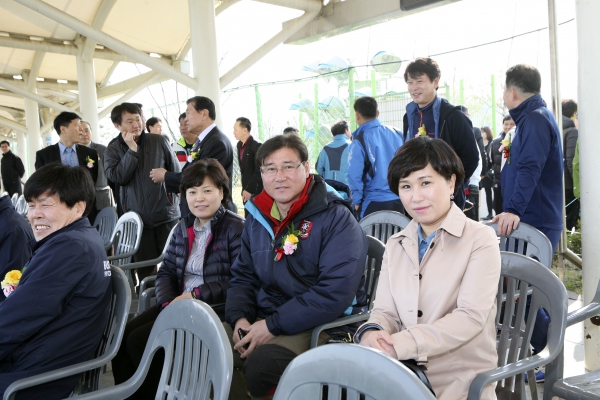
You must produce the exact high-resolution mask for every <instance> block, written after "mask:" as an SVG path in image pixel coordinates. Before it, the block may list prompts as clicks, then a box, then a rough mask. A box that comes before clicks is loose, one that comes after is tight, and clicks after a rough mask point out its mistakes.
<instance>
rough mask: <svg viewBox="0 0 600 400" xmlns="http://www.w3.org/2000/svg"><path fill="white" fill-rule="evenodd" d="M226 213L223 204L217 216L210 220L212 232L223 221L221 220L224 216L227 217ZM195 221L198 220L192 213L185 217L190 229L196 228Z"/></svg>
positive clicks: (187, 226) (186, 224)
mask: <svg viewBox="0 0 600 400" xmlns="http://www.w3.org/2000/svg"><path fill="white" fill-rule="evenodd" d="M184 200H185V199H184ZM226 212H227V211H226V210H225V207H223V204H221V205H220V206H219V209H218V210H217V212H216V213H215V215H213V217H212V218H211V219H210V226H211V229H212V230H214V227H215V226H216V225H217V224H218V223H219V221H220V220H221V218H222V217H223V215H225V213H226ZM195 220H196V216H195V215H194V214H192V213H191V212H190V213H189V214H188V215H187V216H186V217H185V227H186V228H189V227H191V226H194V221H195Z"/></svg>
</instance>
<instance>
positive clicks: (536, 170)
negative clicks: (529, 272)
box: [492, 64, 563, 251]
mask: <svg viewBox="0 0 600 400" xmlns="http://www.w3.org/2000/svg"><path fill="white" fill-rule="evenodd" d="M541 86H542V78H541V76H540V73H539V71H538V70H537V69H535V68H534V67H531V66H528V65H523V64H520V65H515V66H514V67H511V68H509V69H508V71H506V89H505V90H504V103H505V104H506V106H507V107H508V109H509V112H510V115H511V116H512V118H513V120H514V121H515V123H516V124H517V129H516V131H515V133H514V136H511V138H510V140H511V144H510V155H509V157H508V159H507V161H506V164H505V165H504V168H503V169H502V173H501V175H500V177H501V183H502V185H501V186H502V198H503V204H502V209H503V211H504V212H503V213H502V214H500V215H497V216H496V217H494V219H493V220H492V222H496V221H497V222H498V230H499V232H500V234H510V233H511V232H512V230H513V229H516V228H517V226H518V225H519V222H520V221H522V222H525V223H527V224H529V225H532V226H534V227H535V228H537V229H539V230H540V231H542V232H543V233H544V234H545V235H546V236H547V237H548V239H550V242H551V243H552V251H554V250H556V246H557V245H558V240H559V238H560V234H561V231H562V227H563V224H562V206H563V203H562V193H563V190H562V178H563V153H562V149H561V140H560V133H559V131H558V125H557V123H556V119H555V118H554V115H552V112H551V111H550V110H549V109H548V108H547V107H546V103H545V102H544V100H542V96H541V95H540V88H541Z"/></svg>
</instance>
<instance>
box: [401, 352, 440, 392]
mask: <svg viewBox="0 0 600 400" xmlns="http://www.w3.org/2000/svg"><path fill="white" fill-rule="evenodd" d="M399 361H400V362H401V363H402V364H403V365H404V366H405V367H406V368H408V369H410V370H411V371H412V372H413V373H414V374H415V375H416V376H417V378H419V380H420V381H421V382H423V384H424V385H425V386H427V389H429V391H430V392H431V394H432V395H433V397H436V396H435V392H434V391H433V388H432V387H431V383H429V379H428V378H427V375H425V371H427V367H425V366H424V365H419V364H417V362H416V361H415V360H399Z"/></svg>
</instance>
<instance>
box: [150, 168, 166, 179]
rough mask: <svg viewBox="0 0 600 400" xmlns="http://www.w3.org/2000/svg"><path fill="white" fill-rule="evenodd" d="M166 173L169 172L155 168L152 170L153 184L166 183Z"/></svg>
mask: <svg viewBox="0 0 600 400" xmlns="http://www.w3.org/2000/svg"><path fill="white" fill-rule="evenodd" d="M166 173H167V170H166V169H164V168H154V169H152V170H150V179H152V182H154V183H160V182H164V181H165V174H166Z"/></svg>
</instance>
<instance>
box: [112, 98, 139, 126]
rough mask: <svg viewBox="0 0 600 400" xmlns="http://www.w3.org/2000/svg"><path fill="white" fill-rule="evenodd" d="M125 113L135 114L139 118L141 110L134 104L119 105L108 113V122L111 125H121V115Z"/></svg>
mask: <svg viewBox="0 0 600 400" xmlns="http://www.w3.org/2000/svg"><path fill="white" fill-rule="evenodd" d="M124 112H127V113H129V114H137V115H139V116H140V117H142V118H143V116H142V109H141V108H140V107H139V106H138V105H137V104H136V103H121V104H119V105H118V106H115V108H113V109H112V111H111V112H110V120H111V121H112V123H113V124H117V125H121V122H123V119H122V118H123V113H124Z"/></svg>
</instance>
